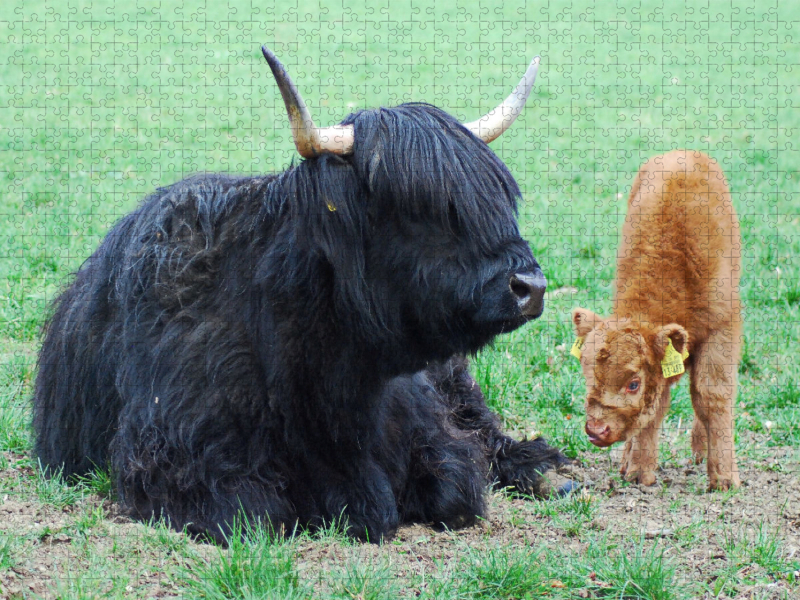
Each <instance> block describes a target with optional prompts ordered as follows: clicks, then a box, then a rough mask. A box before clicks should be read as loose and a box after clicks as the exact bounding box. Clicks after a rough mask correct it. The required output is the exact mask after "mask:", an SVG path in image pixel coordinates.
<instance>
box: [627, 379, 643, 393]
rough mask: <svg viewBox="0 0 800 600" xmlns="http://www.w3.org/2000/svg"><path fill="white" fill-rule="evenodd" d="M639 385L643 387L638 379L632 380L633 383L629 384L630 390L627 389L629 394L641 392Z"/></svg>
mask: <svg viewBox="0 0 800 600" xmlns="http://www.w3.org/2000/svg"><path fill="white" fill-rule="evenodd" d="M639 385H641V382H640V381H639V380H638V379H634V380H632V381H631V382H630V383H629V384H628V388H627V389H628V392H629V393H631V394H633V393H635V392H637V391H639Z"/></svg>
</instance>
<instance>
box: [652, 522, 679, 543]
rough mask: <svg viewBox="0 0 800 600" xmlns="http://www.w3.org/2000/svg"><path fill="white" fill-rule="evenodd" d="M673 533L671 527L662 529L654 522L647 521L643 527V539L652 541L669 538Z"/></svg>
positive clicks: (660, 525)
mask: <svg viewBox="0 0 800 600" xmlns="http://www.w3.org/2000/svg"><path fill="white" fill-rule="evenodd" d="M674 533H675V530H674V529H673V528H671V527H664V526H663V525H662V524H661V523H657V522H655V521H647V523H645V526H644V537H645V538H646V539H648V540H652V539H653V538H657V537H669V536H671V535H672V534H674Z"/></svg>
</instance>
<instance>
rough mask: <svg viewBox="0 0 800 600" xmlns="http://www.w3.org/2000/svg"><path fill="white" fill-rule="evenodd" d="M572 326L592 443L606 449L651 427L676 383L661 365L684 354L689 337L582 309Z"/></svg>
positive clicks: (574, 314) (677, 330) (668, 328)
mask: <svg viewBox="0 0 800 600" xmlns="http://www.w3.org/2000/svg"><path fill="white" fill-rule="evenodd" d="M572 323H573V326H574V329H575V335H576V336H577V337H578V340H580V342H581V343H582V347H581V348H580V361H581V368H582V370H583V375H584V377H585V379H586V434H587V435H588V436H589V441H591V442H592V443H593V444H594V445H595V446H600V447H606V446H610V445H611V444H614V443H616V442H620V441H625V440H628V439H630V438H631V437H632V436H633V435H635V434H636V433H637V432H639V431H640V430H641V429H642V428H644V427H646V426H647V425H648V424H650V423H651V422H652V421H653V419H654V417H655V412H656V406H657V404H658V400H659V398H660V396H661V394H663V393H664V391H665V389H666V388H667V387H668V385H669V383H670V381H671V379H672V377H669V378H668V377H665V376H664V368H663V364H662V363H663V362H664V361H665V358H666V359H668V358H669V355H670V354H671V353H672V352H676V353H678V354H683V353H684V351H685V350H686V348H687V344H688V339H689V338H688V334H687V333H686V330H685V329H684V328H683V327H681V326H680V325H677V324H675V323H672V324H669V325H664V326H661V327H649V326H647V325H642V324H639V323H635V322H633V321H631V320H629V319H621V318H617V317H614V316H612V317H611V318H609V319H603V318H602V317H600V316H598V315H596V314H595V313H593V312H592V311H590V310H586V309H584V308H576V309H575V310H573V311H572ZM576 345H579V344H576ZM670 346H671V348H670Z"/></svg>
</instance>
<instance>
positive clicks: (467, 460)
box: [399, 409, 488, 529]
mask: <svg viewBox="0 0 800 600" xmlns="http://www.w3.org/2000/svg"><path fill="white" fill-rule="evenodd" d="M446 419H447V417H446V416H445V415H444V414H442V413H441V409H440V411H439V414H438V415H434V416H432V418H431V419H430V421H429V422H428V423H427V424H426V423H423V422H418V423H417V424H416V425H417V427H416V432H415V436H414V437H415V439H414V446H413V448H412V450H411V454H410V457H411V460H410V463H409V469H408V481H407V485H406V486H405V487H404V489H403V493H402V495H401V496H400V498H399V499H400V505H401V507H402V510H403V519H404V520H405V521H414V522H423V523H432V524H433V525H434V527H442V526H443V527H447V528H448V529H459V528H461V527H468V526H470V525H473V524H474V523H475V519H476V517H480V516H483V515H484V514H485V512H486V507H485V502H484V497H483V495H484V491H485V486H486V471H487V469H488V467H487V465H486V460H485V457H484V455H483V452H482V449H481V447H480V445H479V444H477V443H476V440H474V439H470V438H468V437H464V436H463V434H461V432H458V431H452V430H449V428H448V427H447V423H446Z"/></svg>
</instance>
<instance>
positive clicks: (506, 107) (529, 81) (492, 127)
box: [464, 56, 539, 144]
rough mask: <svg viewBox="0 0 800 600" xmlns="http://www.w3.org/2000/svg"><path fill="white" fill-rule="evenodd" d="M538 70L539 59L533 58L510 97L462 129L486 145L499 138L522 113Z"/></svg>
mask: <svg viewBox="0 0 800 600" xmlns="http://www.w3.org/2000/svg"><path fill="white" fill-rule="evenodd" d="M538 70H539V57H538V56H534V57H533V60H532V61H531V64H530V65H529V66H528V70H527V71H525V75H523V76H522V79H520V82H519V83H518V84H517V87H515V88H514V91H513V92H511V95H510V96H509V97H508V98H506V99H505V100H504V101H503V103H502V104H501V105H500V106H498V107H497V108H495V109H494V110H492V111H489V112H488V113H486V114H485V115H484V116H482V117H481V118H480V119H478V120H477V121H472V122H470V123H464V127H466V128H467V129H469V130H470V131H471V132H472V133H474V134H475V135H476V136H477V137H479V138H481V139H482V140H483V141H484V142H486V143H487V144H488V143H489V142H491V141H493V140H496V139H497V138H499V137H500V136H501V135H502V134H503V132H504V131H505V130H506V129H508V128H509V127H511V124H512V123H513V122H514V120H515V119H516V118H517V117H518V116H519V113H521V112H522V107H523V106H525V102H526V101H527V100H528V96H529V95H530V93H531V88H532V87H533V82H534V81H535V80H536V72H537V71H538Z"/></svg>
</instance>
